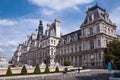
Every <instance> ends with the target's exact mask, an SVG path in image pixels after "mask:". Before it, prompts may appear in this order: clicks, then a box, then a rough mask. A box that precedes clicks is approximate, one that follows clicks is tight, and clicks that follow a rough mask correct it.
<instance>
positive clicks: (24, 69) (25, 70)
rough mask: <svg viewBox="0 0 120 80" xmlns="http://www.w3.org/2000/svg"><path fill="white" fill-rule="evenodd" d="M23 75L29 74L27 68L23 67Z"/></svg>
mask: <svg viewBox="0 0 120 80" xmlns="http://www.w3.org/2000/svg"><path fill="white" fill-rule="evenodd" d="M21 74H22V75H25V74H27V69H26V67H25V66H23V67H22V70H21Z"/></svg>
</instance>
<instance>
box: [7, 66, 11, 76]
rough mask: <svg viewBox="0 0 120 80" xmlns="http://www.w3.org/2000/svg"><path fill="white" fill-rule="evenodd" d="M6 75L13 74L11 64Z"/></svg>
mask: <svg viewBox="0 0 120 80" xmlns="http://www.w3.org/2000/svg"><path fill="white" fill-rule="evenodd" d="M6 75H7V76H11V75H12V71H11V68H10V66H9V67H8V69H7V72H6Z"/></svg>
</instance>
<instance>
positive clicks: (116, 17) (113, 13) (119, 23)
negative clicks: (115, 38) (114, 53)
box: [110, 6, 120, 34]
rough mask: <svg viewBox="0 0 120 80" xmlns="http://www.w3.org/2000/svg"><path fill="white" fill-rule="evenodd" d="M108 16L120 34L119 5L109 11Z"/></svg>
mask: <svg viewBox="0 0 120 80" xmlns="http://www.w3.org/2000/svg"><path fill="white" fill-rule="evenodd" d="M110 18H111V20H112V22H113V23H115V24H116V25H117V32H118V33H119V34H120V6H119V7H117V8H114V9H113V10H112V11H111V13H110Z"/></svg>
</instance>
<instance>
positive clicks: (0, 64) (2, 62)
mask: <svg viewBox="0 0 120 80" xmlns="http://www.w3.org/2000/svg"><path fill="white" fill-rule="evenodd" d="M8 65H9V64H8V60H7V57H5V56H0V68H7V67H8Z"/></svg>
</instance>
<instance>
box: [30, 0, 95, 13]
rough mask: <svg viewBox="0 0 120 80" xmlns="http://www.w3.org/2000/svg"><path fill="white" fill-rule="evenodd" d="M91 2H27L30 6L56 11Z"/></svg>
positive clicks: (60, 0)
mask: <svg viewBox="0 0 120 80" xmlns="http://www.w3.org/2000/svg"><path fill="white" fill-rule="evenodd" d="M92 1H93V0H29V2H31V3H32V4H35V5H37V6H40V7H43V8H49V9H53V10H56V11H60V10H64V9H67V8H72V7H74V6H76V5H81V4H87V3H90V2H92Z"/></svg>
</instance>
